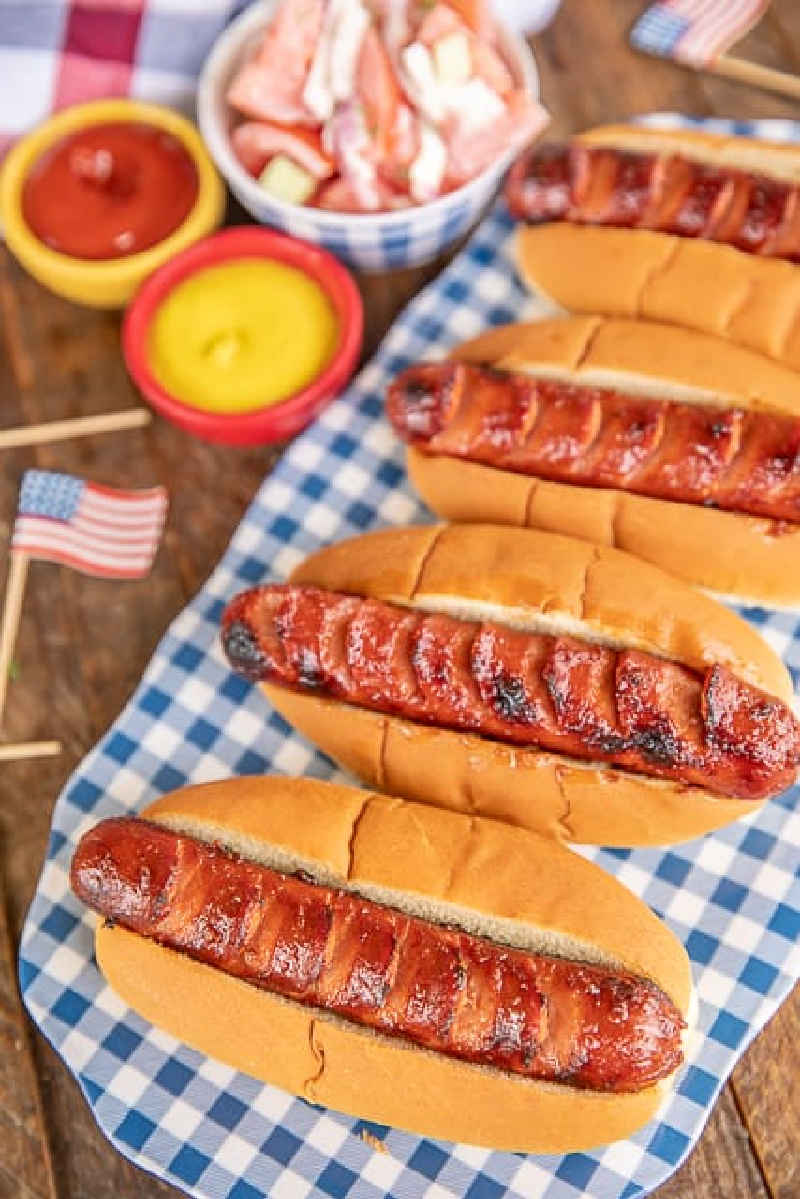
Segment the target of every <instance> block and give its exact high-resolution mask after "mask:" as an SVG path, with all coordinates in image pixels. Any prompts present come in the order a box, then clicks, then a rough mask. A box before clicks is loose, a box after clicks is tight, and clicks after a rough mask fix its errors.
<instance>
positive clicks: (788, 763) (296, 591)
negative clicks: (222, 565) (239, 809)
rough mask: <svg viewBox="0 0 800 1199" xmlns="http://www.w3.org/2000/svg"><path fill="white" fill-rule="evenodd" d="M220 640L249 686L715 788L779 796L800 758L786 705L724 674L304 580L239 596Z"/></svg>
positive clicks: (797, 728)
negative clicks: (325, 587) (271, 686)
mask: <svg viewBox="0 0 800 1199" xmlns="http://www.w3.org/2000/svg"><path fill="white" fill-rule="evenodd" d="M222 639H223V645H224V647H225V650H226V653H227V654H228V657H229V660H230V662H231V665H232V666H233V668H234V669H235V670H237V671H238V672H239V673H241V674H243V675H245V676H246V677H247V678H250V679H252V680H254V681H261V682H269V683H273V684H277V685H278V686H284V687H288V688H290V689H295V690H305V691H307V692H309V693H312V694H315V695H319V696H321V697H328V698H332V699H335V700H337V701H340V702H343V703H345V704H351V705H354V706H356V707H360V708H365V709H368V710H372V711H377V712H383V713H387V714H389V715H394V716H398V717H400V718H402V719H408V720H411V721H414V722H417V723H419V724H422V725H433V726H436V727H438V728H447V729H451V730H454V731H456V732H469V733H474V734H477V735H479V736H481V737H484V738H488V739H493V740H499V741H502V742H506V743H511V744H514V745H519V746H525V747H530V748H535V749H539V750H544V751H546V752H554V753H557V754H562V755H567V756H568V757H573V758H577V759H583V760H590V761H593V762H604V763H608V764H609V765H611V766H614V767H619V768H620V769H623V770H630V771H634V772H638V773H641V774H643V775H646V776H651V777H654V778H664V779H669V780H671V781H673V782H675V781H679V782H682V783H687V784H690V785H697V786H700V787H704V788H706V789H708V790H710V791H713V792H716V793H718V794H720V795H726V796H731V797H738V798H742V799H753V800H760V799H763V798H766V797H767V796H769V795H773V794H776V793H777V792H779V791H781V790H783V789H784V788H785V787H787V786H789V785H790V783H791V782H792V781H793V778H794V775H795V771H796V767H797V764H798V762H799V761H800V725H799V724H798V722H797V721H796V720H795V718H794V716H793V715H792V713H791V711H790V710H789V708H788V707H787V706H786V705H785V704H784V703H782V702H781V701H780V700H778V699H776V698H774V697H772V696H770V695H768V694H767V693H766V692H763V691H761V690H759V689H758V688H756V687H754V686H751V685H749V684H747V683H745V682H743V681H741V680H740V679H738V678H737V677H736V676H735V675H734V674H733V673H732V672H731V671H730V670H729V669H728V668H727V667H724V666H713V667H709V668H707V669H706V670H705V672H704V673H702V674H701V673H699V672H697V671H694V670H691V669H690V668H688V667H686V666H683V665H682V664H679V663H676V662H671V661H668V660H666V659H664V658H660V657H657V656H655V655H653V654H650V653H647V652H644V651H642V650H639V649H629V648H612V647H609V646H604V645H600V644H596V643H594V642H587V641H582V640H580V639H579V638H577V637H572V636H560V635H552V634H545V633H539V632H529V631H524V630H522V629H518V628H511V627H508V626H506V625H503V624H501V623H499V622H498V621H496V620H485V621H477V620H464V619H459V618H456V617H453V616H449V615H445V614H442V613H434V612H425V611H420V610H414V609H409V608H403V607H400V606H398V605H393V604H390V603H386V602H383V601H381V600H376V599H365V598H360V597H358V596H352V595H345V594H341V593H336V592H329V591H323V590H320V589H317V588H314V587H302V586H297V585H274V586H264V587H260V588H255V589H253V590H250V591H247V592H244V593H242V594H241V595H239V596H237V597H236V598H235V599H234V600H233V601H232V602H231V603H230V604H229V605H228V607H227V609H226V610H225V613H224V615H223V634H222Z"/></svg>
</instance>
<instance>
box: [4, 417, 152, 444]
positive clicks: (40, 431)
mask: <svg viewBox="0 0 800 1199" xmlns="http://www.w3.org/2000/svg"><path fill="white" fill-rule="evenodd" d="M152 419H153V416H152V413H151V412H149V411H148V410H147V409H146V408H127V409H125V410H124V411H122V412H103V413H100V414H99V415H97V416H76V417H74V418H72V419H71V420H54V421H48V422H46V423H45V424H42V425H28V426H27V427H24V428H20V429H0V450H14V449H17V448H18V447H19V446H24V445H41V444H42V443H43V442H49V441H66V440H67V439H68V438H70V437H89V436H91V435H92V434H95V433H117V432H121V431H122V430H123V429H140V428H142V427H143V426H144V425H148V424H149V423H150V421H151V420H152Z"/></svg>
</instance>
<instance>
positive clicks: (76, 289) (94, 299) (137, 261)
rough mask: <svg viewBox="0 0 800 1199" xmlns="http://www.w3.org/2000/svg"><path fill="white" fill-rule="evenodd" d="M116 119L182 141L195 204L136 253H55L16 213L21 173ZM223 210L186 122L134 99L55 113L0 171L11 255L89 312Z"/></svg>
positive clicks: (219, 189)
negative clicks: (73, 137) (76, 136)
mask: <svg viewBox="0 0 800 1199" xmlns="http://www.w3.org/2000/svg"><path fill="white" fill-rule="evenodd" d="M121 121H122V122H132V123H137V124H146V125H151V126H155V127H156V128H158V129H162V130H164V131H165V132H167V133H170V134H172V136H174V137H176V138H177V139H178V140H179V141H180V142H181V144H182V145H183V147H184V149H185V150H186V151H187V153H188V154H189V156H190V157H191V159H192V161H193V162H194V164H195V168H196V170H197V177H198V193H197V199H196V201H195V204H194V206H193V208H192V210H191V212H190V213H189V215H188V216H187V217H186V219H185V220H184V221H183V223H182V224H181V225H179V226H178V228H177V229H176V230H175V232H174V233H171V234H170V235H169V236H168V237H166V238H164V239H163V240H162V241H160V242H158V243H157V244H156V245H154V246H152V247H150V249H147V250H143V251H142V252H141V253H138V254H130V255H128V256H127V257H125V258H115V259H100V260H89V259H84V258H73V257H70V256H69V255H67V254H61V253H58V252H57V251H56V250H53V249H51V248H50V247H49V246H47V245H45V243H44V242H42V241H40V240H39V238H38V237H37V236H36V235H35V234H34V233H33V231H32V230H31V229H30V228H29V227H28V225H27V223H26V221H25V218H24V216H23V213H22V192H23V188H24V186H25V181H26V179H27V177H28V173H29V171H30V170H31V168H32V167H33V165H34V164H35V163H36V162H37V161H38V160H39V158H40V157H41V156H42V155H43V154H44V153H45V152H46V151H47V150H48V149H50V147H51V146H53V145H55V143H57V142H59V141H61V140H62V138H65V137H67V136H69V135H70V134H72V133H77V132H79V131H80V130H82V129H88V128H90V127H91V126H93V125H102V124H106V123H110V122H121ZM224 208H225V188H224V185H223V183H222V180H221V179H220V176H219V174H218V173H217V170H216V168H215V166H214V164H213V162H212V161H211V158H210V157H209V155H208V152H207V150H206V148H205V146H204V145H203V141H202V138H201V137H200V135H199V133H198V132H197V129H196V128H195V126H194V125H193V124H192V123H191V121H188V120H187V119H186V118H185V117H182V116H180V115H179V114H178V113H176V112H173V111H172V109H169V108H164V107H162V106H161V105H158V104H145V103H141V102H139V101H137V100H124V99H119V100H98V101H93V102H91V103H88V104H79V105H76V106H75V107H73V108H66V109H64V110H62V111H61V112H59V113H57V114H56V115H55V116H54V117H51V118H50V119H49V120H47V121H45V122H44V123H43V124H42V125H39V126H38V127H37V128H36V129H34V130H33V131H32V132H31V133H29V134H27V135H26V136H25V137H23V138H21V139H20V140H19V141H18V142H16V143H15V145H14V146H13V147H12V149H11V150H10V151H9V154H8V156H7V158H6V160H5V162H4V164H3V168H2V172H1V173H0V220H2V224H3V231H4V234H5V238H6V242H7V245H8V248H9V250H10V251H11V253H12V254H13V255H14V257H15V258H16V259H17V261H18V262H19V263H20V264H21V265H22V266H23V267H24V268H25V270H27V271H28V272H29V273H30V274H31V275H33V277H34V278H35V279H37V280H38V281H39V282H40V283H42V284H44V286H45V287H48V288H49V289H50V290H51V291H53V292H55V293H56V294H57V295H60V296H64V297H65V298H66V299H69V300H74V301H75V302H77V303H79V304H85V305H88V306H89V307H92V308H123V307H124V306H125V305H126V304H127V303H128V301H129V300H130V298H131V297H132V296H133V294H134V292H135V291H136V289H137V288H138V287H139V285H140V284H141V282H142V281H143V280H144V279H146V278H147V277H148V275H151V274H152V273H153V271H154V270H156V269H157V268H158V267H159V266H161V265H162V263H164V262H166V261H167V260H168V259H170V258H171V257H172V256H173V255H174V254H177V253H179V252H180V251H181V250H183V249H185V248H186V247H187V246H189V245H191V244H192V243H193V242H195V241H197V239H198V238H200V237H203V236H205V235H206V234H207V233H209V232H210V231H211V230H212V229H215V228H216V227H217V225H219V223H220V221H221V220H222V216H223V213H224Z"/></svg>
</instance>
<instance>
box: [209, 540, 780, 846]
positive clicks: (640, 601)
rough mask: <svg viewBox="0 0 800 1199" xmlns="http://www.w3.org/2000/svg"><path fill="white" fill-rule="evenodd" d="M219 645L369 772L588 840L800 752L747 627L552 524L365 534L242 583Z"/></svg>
mask: <svg viewBox="0 0 800 1199" xmlns="http://www.w3.org/2000/svg"><path fill="white" fill-rule="evenodd" d="M626 609H629V610H630V616H628V612H627V611H626ZM677 613H681V616H678V615H677ZM684 613H685V614H686V615H685V616H684V615H683V614H684ZM628 619H629V620H630V627H629V629H628V630H626V628H625V624H626V622H627V620H628ZM222 641H223V646H224V648H225V651H226V653H227V655H228V658H229V660H230V662H231V664H232V666H233V667H234V669H236V670H237V671H239V672H240V673H242V674H244V675H245V676H246V677H248V678H250V679H252V680H254V681H257V682H259V683H262V684H264V685H265V687H266V690H267V694H268V695H269V697H270V699H271V700H272V702H273V703H274V704H275V706H276V707H277V708H278V709H279V711H281V712H283V714H284V715H285V716H286V717H287V719H289V720H290V721H291V722H292V723H294V724H295V725H296V727H298V728H299V730H300V731H301V732H303V733H304V734H305V735H307V736H309V737H310V738H311V740H313V741H315V742H316V743H317V744H318V745H319V746H320V747H321V748H322V749H324V750H325V751H326V752H327V753H329V754H330V755H331V756H332V757H334V758H335V759H336V760H337V761H339V762H340V763H341V764H342V765H344V766H346V767H347V768H349V769H352V770H354V771H355V772H356V773H358V774H360V775H361V776H362V777H363V778H365V780H366V781H367V782H368V783H369V784H370V785H373V786H380V787H382V788H383V789H385V790H388V791H392V792H395V793H397V794H405V795H410V796H411V797H412V798H415V799H426V798H427V799H433V801H434V802H437V803H441V804H443V805H444V806H447V807H462V808H464V809H465V810H467V811H473V812H481V813H482V814H487V815H490V816H497V817H502V818H506V819H511V820H512V821H513V822H515V823H519V824H522V825H525V826H527V827H531V828H535V829H539V830H544V831H553V829H554V827H555V830H556V831H557V832H558V833H559V834H560V835H565V834H566V835H567V836H570V837H572V838H573V839H576V840H592V841H598V842H601V843H607V844H612V843H613V844H635V843H640V842H644V843H661V842H666V841H671V840H676V839H680V837H681V836H683V837H686V836H693V835H696V833H697V832H699V831H705V830H706V829H708V828H711V827H716V826H717V825H718V824H720V823H725V822H726V821H728V820H730V819H735V818H736V816H738V815H742V814H744V812H745V811H747V810H751V808H752V805H753V804H754V803H758V802H761V801H763V800H764V799H766V798H767V797H769V796H770V795H774V794H776V793H778V792H779V791H782V790H783V789H785V788H786V787H787V786H789V785H790V784H791V783H792V781H793V780H794V777H795V775H796V771H797V766H798V763H800V724H799V723H798V721H797V720H796V719H795V717H794V715H793V714H792V712H791V710H790V708H789V706H788V704H787V702H786V700H787V698H788V695H789V694H790V693H791V685H790V684H789V687H788V690H787V685H786V676H785V673H784V671H783V668H782V667H781V665H780V663H779V662H778V661H777V659H775V658H774V656H773V655H771V653H770V651H768V650H767V649H766V647H765V646H764V644H763V643H762V642H761V641H760V638H758V635H757V634H756V633H755V632H753V631H751V630H750V629H749V627H748V626H747V625H745V624H744V622H742V621H739V620H738V618H736V617H734V616H733V614H732V613H729V612H726V611H725V610H724V609H723V608H721V606H720V605H718V604H716V603H714V602H713V601H712V600H710V599H705V598H704V597H702V596H700V595H698V594H696V593H694V592H693V591H692V589H691V588H689V587H684V586H682V585H681V584H678V583H677V582H675V581H674V580H671V579H669V578H668V577H667V576H665V575H663V574H662V573H661V572H660V571H658V570H656V569H655V568H651V567H648V566H647V565H646V564H644V563H639V562H636V561H635V560H634V559H632V558H629V557H628V556H627V555H624V554H620V553H619V552H616V551H601V550H595V549H593V548H592V547H590V546H587V545H584V544H582V543H578V542H574V541H570V540H569V539H566V538H560V537H555V536H553V535H549V534H540V533H534V532H531V531H522V530H511V529H502V528H495V527H489V526H461V527H453V528H438V529H431V528H418V529H406V530H396V531H385V532H383V533H380V534H373V535H367V536H366V537H361V538H355V539H354V540H352V541H351V542H346V543H343V544H342V545H340V546H338V547H332V548H331V549H329V550H323V551H321V552H320V553H318V554H316V555H314V556H312V557H311V558H310V559H308V560H307V562H306V563H304V564H302V565H301V567H300V568H299V569H298V570H297V571H296V572H295V574H294V576H293V580H292V582H291V583H290V584H288V585H264V586H261V587H257V588H253V589H250V590H249V591H246V592H244V593H242V594H240V595H239V596H237V597H235V598H234V599H233V600H232V601H231V602H230V603H229V604H228V605H227V607H226V609H225V612H224V614H223V629H222ZM752 653H754V654H755V660H756V663H757V665H755V667H754V663H753V661H752V659H750V655H751V654H752ZM768 680H769V681H768ZM776 692H777V693H776ZM737 805H738V807H737Z"/></svg>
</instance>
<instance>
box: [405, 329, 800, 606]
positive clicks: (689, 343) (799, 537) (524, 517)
mask: <svg viewBox="0 0 800 1199" xmlns="http://www.w3.org/2000/svg"><path fill="white" fill-rule="evenodd" d="M452 356H453V357H455V358H458V359H459V360H461V361H465V362H471V363H480V364H486V365H490V366H495V367H498V368H501V369H505V370H513V371H527V372H530V373H535V374H537V375H544V376H547V377H551V378H562V379H565V380H569V379H571V380H573V381H575V382H580V383H585V384H589V385H592V386H604V387H617V388H619V389H621V390H623V391H625V390H627V391H633V392H644V393H647V394H650V395H654V396H657V397H659V398H666V399H676V400H681V401H683V402H694V403H698V404H702V403H716V404H719V403H722V404H730V405H733V406H737V407H743V408H750V409H753V410H755V411H761V412H775V413H783V414H785V415H790V416H797V415H800V378H798V376H797V375H796V374H795V373H794V372H793V371H789V370H787V369H786V368H785V367H782V366H780V365H778V364H777V363H774V362H771V361H770V360H769V359H766V358H763V357H761V356H760V355H757V354H753V353H751V352H750V351H749V350H744V349H741V348H740V347H737V346H731V345H728V344H727V343H725V342H723V341H720V340H719V339H718V338H710V337H707V336H706V335H704V334H701V333H695V332H692V331H689V330H685V329H678V328H674V327H671V326H668V325H658V324H652V323H649V322H645V321H630V320H622V319H613V318H603V317H597V316H591V317H580V316H578V317H562V318H554V319H548V320H543V321H533V322H528V323H520V324H513V325H506V326H503V327H502V328H499V329H493V330H490V331H489V332H487V333H485V334H483V335H482V336H480V337H477V338H475V339H473V340H472V341H469V342H466V343H464V344H463V345H461V346H458V347H457V348H456V349H455V351H454V352H453V355H452ZM407 461H408V472H409V476H410V479H411V483H412V485H413V487H414V488H415V490H416V491H417V492H418V493H419V495H420V496H421V498H422V499H423V500H424V501H425V503H426V504H428V506H429V507H430V508H431V509H432V510H433V511H434V512H435V513H437V515H438V516H440V517H442V518H444V519H445V520H449V521H458V522H470V523H474V522H483V521H493V522H497V523H499V524H509V525H517V526H520V527H526V526H527V527H532V528H540V529H545V530H549V531H552V532H560V533H565V534H567V535H569V536H573V537H580V538H584V539H586V540H587V541H592V542H594V543H595V544H597V545H607V546H613V547H615V548H617V549H621V550H626V551H628V552H629V553H632V554H636V555H637V556H639V557H641V558H644V559H645V560H646V561H648V562H651V563H654V564H655V565H656V566H659V567H661V568H662V569H663V570H666V571H669V572H670V573H672V574H674V575H677V576H678V577H679V578H681V579H684V580H686V581H687V582H690V583H694V584H696V585H698V586H701V587H705V588H707V589H708V590H710V591H713V592H715V593H717V594H719V595H724V596H731V597H734V598H738V599H740V600H743V601H745V602H752V603H761V604H767V605H769V606H772V607H779V608H783V607H793V606H795V605H796V604H797V603H798V602H800V524H798V525H797V526H790V525H787V524H786V523H785V522H775V521H770V520H764V519H760V518H758V517H753V516H745V515H742V514H739V513H734V512H723V511H720V510H719V509H714V508H705V507H703V506H702V505H699V504H685V503H678V502H675V501H672V500H659V499H652V498H650V497H648V496H641V495H634V494H632V493H631V492H627V491H620V490H616V489H613V488H594V487H582V486H579V485H575V484H566V483H555V482H550V481H548V480H541V479H534V478H528V477H526V476H524V475H515V474H512V473H511V472H508V471H502V470H498V469H496V468H494V467H491V466H484V465H481V464H478V463H470V462H467V461H465V460H460V459H457V458H447V457H440V456H436V455H428V454H425V453H424V452H423V451H421V450H418V449H415V448H413V447H411V448H410V449H409V450H408V459H407Z"/></svg>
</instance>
